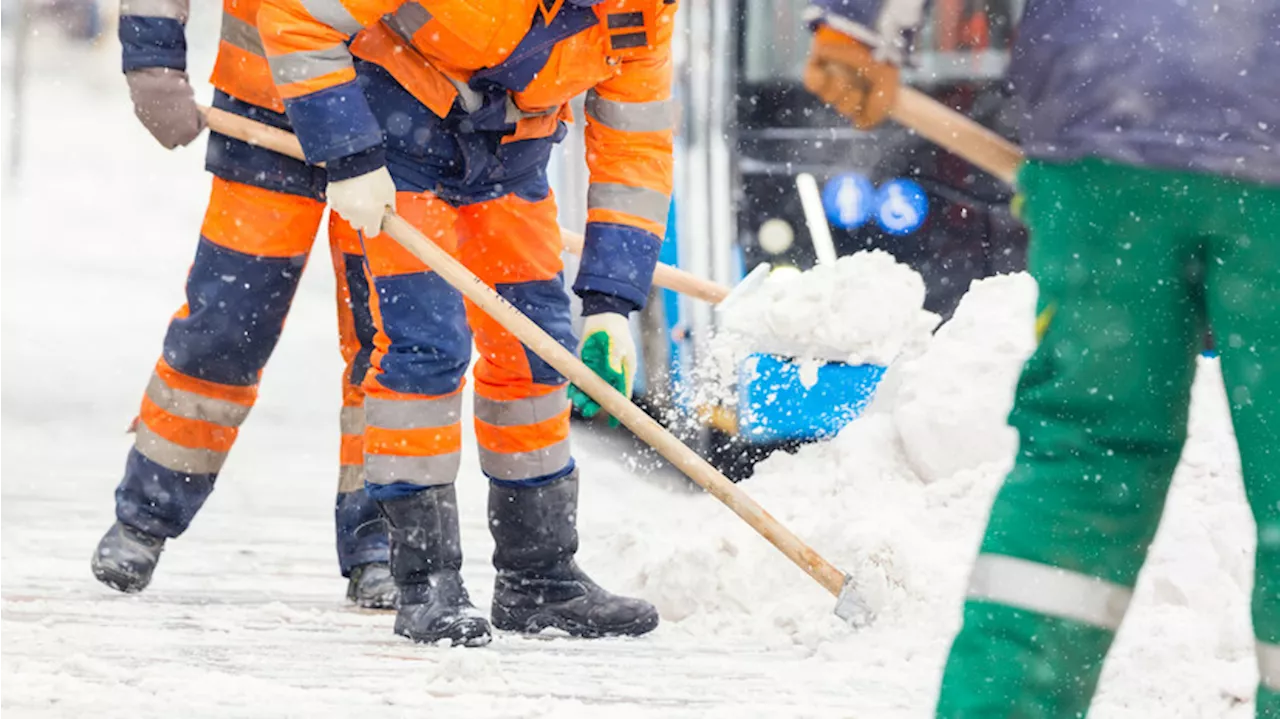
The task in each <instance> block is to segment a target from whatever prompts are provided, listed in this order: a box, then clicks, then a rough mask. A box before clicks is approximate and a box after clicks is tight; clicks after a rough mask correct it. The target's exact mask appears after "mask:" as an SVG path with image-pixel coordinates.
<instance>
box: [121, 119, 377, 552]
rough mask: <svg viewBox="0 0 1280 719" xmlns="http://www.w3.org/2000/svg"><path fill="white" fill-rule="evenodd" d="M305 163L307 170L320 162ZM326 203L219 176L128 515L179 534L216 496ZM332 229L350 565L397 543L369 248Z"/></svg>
mask: <svg viewBox="0 0 1280 719" xmlns="http://www.w3.org/2000/svg"><path fill="white" fill-rule="evenodd" d="M226 142H227V141H226V140H225V139H222V140H220V139H219V138H215V139H214V140H213V143H215V144H216V143H222V144H226ZM238 151H239V152H241V153H242V154H243V153H245V152H247V151H246V150H245V148H238ZM259 152H266V151H265V150H259ZM212 155H214V153H213V151H212V149H211V156H212ZM264 161H267V162H278V160H274V159H272V158H266V160H264ZM291 162H292V161H291ZM294 164H295V165H297V167H298V170H297V172H304V171H305V172H312V170H311V168H307V167H306V166H304V165H301V163H296V162H295V163H294ZM267 176H270V175H269V174H268V175H267ZM312 184H314V183H312ZM324 209H325V208H324V203H323V201H322V200H321V199H320V198H318V197H315V196H306V195H305V194H297V193H291V192H284V191H277V190H273V189H266V188H263V187H255V186H252V185H247V184H242V183H239V182H233V181H229V180H226V179H223V178H222V177H215V179H214V184H213V191H212V195H211V197H210V201H209V207H208V211H207V213H206V216H205V220H204V224H203V227H202V230H201V238H200V242H199V245H198V247H197V251H196V257H195V261H194V262H193V263H192V266H191V270H190V274H189V275H188V278H187V302H186V304H185V305H183V307H182V308H181V309H180V310H179V311H178V313H177V314H176V315H175V316H174V319H173V321H172V322H171V323H170V326H169V331H168V334H167V335H166V337H165V342H164V354H163V356H162V357H161V359H160V361H159V362H158V363H157V365H156V370H155V373H154V374H153V376H152V378H151V380H150V382H149V384H148V386H147V391H146V395H145V396H144V398H143V401H142V409H141V412H140V413H139V417H138V421H137V423H136V425H135V427H136V433H137V434H136V440H135V444H134V448H133V449H132V450H131V451H130V453H129V458H128V462H127V465H126V469H125V476H124V479H123V480H122V481H121V483H120V485H119V487H118V488H117V490H116V514H117V517H118V518H119V519H120V520H121V521H123V522H124V523H126V524H129V525H131V526H134V527H137V528H139V529H141V530H143V531H146V532H148V533H151V534H155V535H158V536H162V537H176V536H178V535H180V534H182V532H183V531H185V530H186V528H187V526H188V525H189V523H190V522H191V520H192V518H193V517H194V516H195V514H196V513H197V512H198V511H199V509H200V507H201V506H202V505H203V504H204V502H205V500H206V499H207V498H208V496H209V494H210V492H211V491H212V490H213V486H214V482H215V480H216V478H217V476H218V472H219V470H220V469H221V467H222V464H223V462H224V460H225V459H226V456H227V453H228V452H229V451H230V449H231V447H232V444H233V443H234V442H235V439H236V434H237V431H238V427H239V425H240V423H241V422H243V421H244V419H245V418H246V416H247V415H248V413H249V410H250V408H251V407H252V406H253V403H254V400H255V399H256V396H257V386H258V379H259V375H260V373H261V371H262V369H263V367H264V366H265V365H266V362H267V359H268V358H269V357H270V355H271V352H272V350H273V349H274V348H275V345H276V342H277V340H278V339H279V337H280V333H281V330H282V329H283V326H284V321H285V317H286V315H287V314H288V311H289V307H290V305H291V303H292V300H293V296H294V293H295V291H296V289H297V286H298V281H299V279H300V278H301V275H302V270H303V268H304V266H305V265H306V261H307V257H308V254H309V252H310V250H311V246H312V244H313V242H314V239H315V236H316V232H317V230H318V229H319V226H320V222H321V219H322V217H323V214H324ZM329 237H330V245H331V250H332V258H333V263H334V272H335V275H336V277H337V288H338V290H337V291H338V297H337V305H338V315H339V328H340V336H341V346H342V353H343V356H344V358H345V359H346V362H347V370H346V372H345V373H344V377H343V408H342V416H341V421H342V433H343V438H342V447H341V462H342V467H341V470H340V480H339V492H338V496H337V503H336V510H335V515H336V516H335V519H336V522H337V549H338V557H339V564H340V568H341V570H342V572H343V574H344V575H345V574H347V573H348V572H349V571H350V570H351V568H352V567H354V566H357V565H359V564H364V563H368V562H371V561H386V558H387V542H386V533H385V529H384V527H383V525H382V523H381V521H380V520H379V516H378V513H377V508H376V506H374V504H373V502H372V501H370V500H369V498H368V496H367V493H366V492H365V491H364V490H363V486H362V485H363V481H362V480H363V476H362V475H363V468H362V462H363V447H362V435H363V392H362V390H361V389H360V384H361V382H362V380H363V378H364V374H365V373H366V371H367V368H368V359H369V355H370V352H371V350H372V334H373V329H372V319H371V318H370V315H369V310H368V294H369V292H368V286H367V280H366V278H365V275H364V269H363V258H362V256H361V254H360V244H359V238H358V237H357V236H356V235H355V233H354V232H353V231H352V230H351V228H350V227H349V226H348V225H347V224H346V223H345V222H342V221H340V220H337V219H336V218H331V221H330V227H329Z"/></svg>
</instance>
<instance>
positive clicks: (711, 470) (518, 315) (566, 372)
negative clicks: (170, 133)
mask: <svg viewBox="0 0 1280 719" xmlns="http://www.w3.org/2000/svg"><path fill="white" fill-rule="evenodd" d="M206 116H207V118H208V121H209V127H210V128H211V129H213V130H214V131H216V132H219V133H222V134H224V135H227V136H229V137H235V138H238V139H242V140H244V141H246V142H250V143H254V144H257V145H260V146H262V147H265V148H267V149H270V150H275V151H277V152H281V153H282V154H287V155H293V153H291V152H287V151H286V150H287V149H290V148H293V149H297V148H298V145H297V140H296V138H294V137H293V136H292V135H290V134H289V133H286V132H282V131H279V130H276V129H275V128H270V127H267V126H265V125H260V124H259V123H254V122H253V121H251V120H248V119H246V118H242V117H239V116H237V115H232V114H231V113H226V112H221V111H219V110H217V109H210V110H208V111H207V112H206ZM254 126H256V127H254ZM282 135H283V137H281V136H282ZM290 141H292V142H290ZM278 148H279V149H278ZM299 155H301V152H300V151H299V152H298V153H297V155H293V156H294V157H298V156H299ZM382 231H383V232H385V233H387V234H388V235H390V236H391V238H392V239H394V240H395V241H396V242H398V243H400V244H401V245H402V246H403V247H404V248H405V249H406V250H408V251H409V252H410V253H412V254H413V255H414V256H415V257H417V258H418V259H419V260H421V261H422V262H424V263H426V265H427V266H428V267H430V268H431V270H432V271H433V272H435V273H436V274H438V275H439V276H440V277H443V278H444V280H445V281H446V282H448V283H449V284H450V285H451V286H453V287H454V288H455V289H456V290H458V291H459V292H461V293H462V294H463V296H465V297H466V298H467V299H469V300H471V301H472V302H474V303H475V304H476V306H478V307H479V308H480V309H481V310H483V311H484V312H485V313H486V314H488V315H489V316H490V317H492V318H493V319H494V320H496V321H497V322H498V323H499V324H501V325H502V326H503V327H504V328H505V329H506V330H507V331H508V332H510V333H511V334H513V335H515V337H516V338H517V339H519V340H520V341H521V342H523V343H524V345H525V346H526V347H528V348H529V349H531V350H533V352H534V353H536V354H537V355H538V356H539V357H541V358H542V359H543V360H544V361H546V362H547V364H549V365H551V366H552V367H554V368H555V369H556V371H558V372H559V373H560V374H561V375H563V376H565V377H567V378H568V379H569V380H570V381H571V382H573V383H574V384H575V385H577V387H578V388H579V389H581V390H582V391H583V392H586V393H587V395H588V396H590V397H591V398H592V399H594V400H595V401H596V402H599V403H600V406H601V407H603V408H604V410H605V411H606V412H608V413H609V414H610V415H611V416H613V417H614V418H616V419H617V420H618V421H619V422H621V423H622V424H623V425H624V426H626V428H627V429H629V430H631V431H632V432H634V433H635V435H636V436H637V437H639V438H640V439H641V440H643V441H644V442H645V443H646V444H648V445H649V446H651V447H653V448H654V449H655V450H657V451H658V453H659V454H661V455H662V456H663V457H665V458H666V459H667V461H669V462H671V464H673V465H674V466H675V467H676V468H677V469H679V470H680V471H681V472H683V473H684V474H685V475H686V476H688V477H689V479H691V480H693V481H694V482H696V483H697V484H698V485H699V486H701V487H702V488H703V489H705V490H707V492H708V493H710V494H711V495H712V496H714V497H715V498H716V499H719V500H720V501H721V502H722V503H724V505H725V506H727V507H728V508H729V509H731V510H733V512H734V514H737V515H738V516H739V517H740V518H742V520H743V521H745V522H746V523H747V524H749V525H751V528H752V529H754V530H756V532H758V533H759V534H760V536H762V537H764V538H765V539H766V540H768V541H769V543H770V544H772V545H773V546H774V547H776V548H777V549H778V551H780V552H782V553H783V554H784V555H786V557H787V558H788V559H790V560H791V561H792V562H794V563H795V564H796V566H798V567H800V569H802V570H804V572H805V573H806V574H808V575H809V576H810V577H812V578H813V579H814V581H816V582H818V584H821V585H822V586H823V587H824V588H825V589H826V590H827V591H829V592H831V593H832V594H833V595H835V597H836V608H835V614H836V616H838V617H840V618H841V619H843V620H844V621H846V622H848V623H849V624H851V625H853V626H855V627H861V626H866V625H867V624H869V623H870V622H871V620H872V619H873V615H872V613H871V609H870V607H868V606H867V604H866V602H865V600H863V598H862V596H861V595H860V594H859V593H858V591H857V589H856V588H855V587H854V585H853V578H852V577H850V576H849V575H847V574H845V573H844V572H842V571H840V570H839V569H837V568H836V566H835V565H833V564H832V563H831V562H828V561H827V560H826V559H824V558H823V557H822V556H821V555H819V554H818V553H817V552H816V551H814V549H813V548H812V547H810V546H809V545H807V544H805V543H804V541H802V540H801V539H800V538H799V537H797V536H796V535H795V534H794V533H792V532H791V530H789V529H787V528H786V527H785V526H783V524H782V523H781V522H779V521H778V520H777V519H775V518H774V517H773V516H772V515H770V514H769V513H768V512H767V511H765V509H764V507H761V506H760V505H759V504H758V503H757V502H756V501H755V500H754V499H752V498H751V497H749V496H748V495H747V494H746V492H743V491H742V490H741V489H740V488H739V487H738V486H737V485H736V484H734V483H733V482H731V481H729V479H728V478H727V477H725V476H724V475H723V474H721V473H720V471H719V470H717V469H716V468H715V467H713V466H711V464H710V463H709V462H707V461H706V460H705V459H703V458H702V457H701V456H699V455H698V454H697V453H696V452H694V451H693V450H692V449H690V448H689V447H687V446H686V445H685V444H684V443H683V442H681V441H680V440H679V439H676V437H675V435H673V434H671V433H670V432H668V431H667V430H666V428H664V427H663V426H662V425H660V424H658V422H657V421H656V420H654V419H653V418H652V417H650V416H649V415H648V414H646V413H645V412H644V411H643V410H641V409H640V408H639V407H637V406H636V405H635V404H634V403H633V402H631V400H629V399H628V398H626V397H624V396H623V395H622V394H621V393H620V392H618V391H617V390H616V389H614V388H613V387H612V386H611V385H609V383H607V382H605V381H604V380H603V379H601V378H600V377H599V376H598V375H596V373H595V372H593V371H592V370H591V369H590V368H589V367H587V366H586V365H585V364H583V363H582V361H581V360H579V359H578V358H577V357H576V356H574V354H573V353H571V352H569V351H568V350H566V349H565V348H564V347H562V346H561V345H560V343H559V342H557V341H556V340H555V338H553V337H552V336H551V335H549V334H547V333H546V331H545V330H543V329H542V328H541V327H539V326H538V325H537V324H536V323H535V322H534V321H533V320H531V319H529V318H528V317H527V316H525V314H524V313H523V312H521V311H520V310H519V309H517V308H516V307H515V305H512V304H511V303H510V302H508V301H507V300H506V299H505V298H503V297H502V295H499V294H498V292H497V291H496V290H494V289H493V288H492V287H490V286H488V285H486V284H485V283H484V282H482V281H481V280H480V278H478V277H476V276H475V274H474V273H472V272H471V271H470V270H468V269H467V268H466V267H465V266H463V264H462V263H461V262H459V261H458V260H456V259H454V258H453V256H452V255H450V254H449V253H448V252H447V251H445V250H444V249H442V248H441V247H440V246H439V245H436V244H435V243H434V242H432V241H431V240H429V239H427V237H426V236H425V235H423V234H422V233H421V232H419V231H418V230H417V228H415V227H414V226H413V225H411V224H410V223H409V222H407V221H406V220H405V219H404V218H402V217H400V216H399V215H397V214H396V213H395V212H391V211H388V212H387V214H386V216H384V217H383V220H382ZM672 269H674V268H672ZM690 277H692V276H690ZM694 279H696V278H694ZM721 289H723V288H721ZM727 294H728V293H727V292H725V293H723V294H722V295H721V296H720V297H719V299H723V298H724V296H727Z"/></svg>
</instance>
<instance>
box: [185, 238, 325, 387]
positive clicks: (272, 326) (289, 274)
mask: <svg viewBox="0 0 1280 719" xmlns="http://www.w3.org/2000/svg"><path fill="white" fill-rule="evenodd" d="M306 261H307V258H306V255H298V256H296V257H257V256H254V255H247V254H244V253H243V252H236V251H235V250H229V249H227V248H225V247H222V246H219V245H215V244H214V243H212V242H210V241H208V240H206V239H205V238H203V237H201V238H200V244H199V246H198V247H197V249H196V259H195V262H194V263H193V264H192V265H191V274H190V276H189V277H188V278H187V307H188V308H189V309H190V313H189V314H188V315H187V316H186V317H182V318H177V319H174V320H173V321H172V322H170V323H169V333H168V334H167V335H165V338H164V359H165V362H167V363H168V364H169V366H170V367H172V368H174V369H176V370H177V371H179V372H181V373H182V374H185V375H187V376H188V377H195V378H197V379H202V380H207V381H210V382H217V383H218V384H227V385H236V386H241V387H244V386H249V385H254V384H257V382H258V373H259V372H261V371H262V368H263V367H265V366H266V364H267V358H269V357H270V356H271V352H272V350H274V349H275V346H276V342H277V341H278V340H279V339H280V332H281V330H282V329H283V328H284V319H285V316H286V315H288V314H289V306H290V304H292V303H293V295H294V293H295V292H297V290H298V280H299V279H300V278H301V277H302V268H303V267H304V266H305V265H306Z"/></svg>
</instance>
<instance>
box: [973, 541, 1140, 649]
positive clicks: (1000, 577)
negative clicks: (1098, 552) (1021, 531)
mask: <svg viewBox="0 0 1280 719" xmlns="http://www.w3.org/2000/svg"><path fill="white" fill-rule="evenodd" d="M967 597H968V599H971V600H980V601H987V602H994V603H997V604H1003V605H1005V606H1008V607H1014V608H1016V609H1024V610H1026V611H1029V612H1035V613H1037V614H1043V615H1045V616H1049V617H1057V618H1059V619H1067V620H1071V621H1075V622H1081V623H1083V624H1089V625H1092V626H1095V627H1099V628H1102V629H1108V630H1111V631H1115V630H1116V629H1118V628H1119V627H1120V622H1121V621H1122V620H1123V619H1124V614H1125V611H1126V610H1127V609H1128V608H1129V601H1130V600H1131V599H1132V598H1133V590H1132V589H1129V588H1128V587H1122V586H1120V585H1117V584H1112V583H1111V582H1108V581H1105V580H1102V579H1098V578H1097V577H1091V576H1089V575H1087V574H1081V573H1079V572H1073V571H1069V570H1066V569H1060V568H1058V567H1052V566H1049V565H1047V564H1040V563H1038V562H1032V561H1030V560H1027V559H1018V558H1016V557H1006V556H1002V555H998V554H981V555H978V559H977V561H976V562H975V563H974V567H973V574H972V575H971V576H970V578H969V590H968V593H967Z"/></svg>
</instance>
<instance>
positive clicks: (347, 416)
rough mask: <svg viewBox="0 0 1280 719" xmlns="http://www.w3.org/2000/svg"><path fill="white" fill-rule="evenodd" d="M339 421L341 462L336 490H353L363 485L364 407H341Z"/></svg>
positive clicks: (344, 491)
mask: <svg viewBox="0 0 1280 719" xmlns="http://www.w3.org/2000/svg"><path fill="white" fill-rule="evenodd" d="M339 422H340V424H341V427H342V450H341V452H340V455H341V460H340V461H341V463H342V464H341V467H340V468H339V470H338V491H339V492H343V493H346V492H355V491H358V490H360V489H361V488H363V487H364V407H363V406H348V407H343V408H342V412H341V414H340V415H339Z"/></svg>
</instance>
